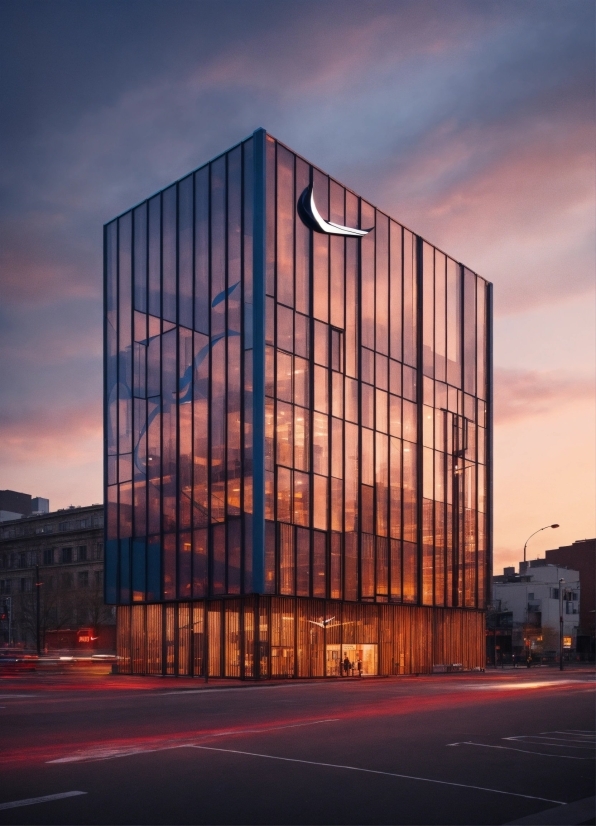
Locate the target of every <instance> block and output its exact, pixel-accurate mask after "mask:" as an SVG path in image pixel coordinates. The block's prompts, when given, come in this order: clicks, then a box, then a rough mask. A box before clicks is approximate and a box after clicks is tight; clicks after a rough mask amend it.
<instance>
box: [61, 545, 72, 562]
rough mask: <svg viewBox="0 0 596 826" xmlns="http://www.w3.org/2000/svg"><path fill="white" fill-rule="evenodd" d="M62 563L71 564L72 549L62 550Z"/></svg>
mask: <svg viewBox="0 0 596 826" xmlns="http://www.w3.org/2000/svg"><path fill="white" fill-rule="evenodd" d="M62 562H63V563H68V562H72V548H62Z"/></svg>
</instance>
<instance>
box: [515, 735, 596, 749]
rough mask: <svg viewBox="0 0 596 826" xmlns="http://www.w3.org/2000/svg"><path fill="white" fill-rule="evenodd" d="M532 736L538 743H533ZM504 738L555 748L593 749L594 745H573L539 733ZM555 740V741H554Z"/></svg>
mask: <svg viewBox="0 0 596 826" xmlns="http://www.w3.org/2000/svg"><path fill="white" fill-rule="evenodd" d="M532 738H533V739H534V740H538V742H537V743H532ZM502 739H503V740H514V741H515V742H520V741H521V742H527V743H532V745H536V746H551V747H552V748H553V749H588V750H589V751H593V750H594V749H593V746H591V745H589V744H586V745H585V746H579V745H578V746H572V745H570V744H569V743H561V742H560V741H558V740H557V741H555V740H556V738H553V737H541V736H540V735H539V734H519V735H516V736H515V737H503V738H502ZM553 741H555V742H553Z"/></svg>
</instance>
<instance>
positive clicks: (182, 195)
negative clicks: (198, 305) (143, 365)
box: [178, 175, 193, 329]
mask: <svg viewBox="0 0 596 826" xmlns="http://www.w3.org/2000/svg"><path fill="white" fill-rule="evenodd" d="M192 267H193V176H192V175H189V176H188V177H187V178H184V180H183V181H180V183H179V184H178V321H179V323H180V324H182V326H183V327H189V328H190V329H192V316H193V306H192V304H193V292H192Z"/></svg>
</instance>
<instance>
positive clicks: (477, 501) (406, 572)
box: [105, 130, 491, 677]
mask: <svg viewBox="0 0 596 826" xmlns="http://www.w3.org/2000/svg"><path fill="white" fill-rule="evenodd" d="M308 187H312V193H313V197H314V198H315V199H316V207H317V209H318V212H319V213H320V216H321V217H322V219H323V221H329V222H333V224H335V225H342V226H348V227H354V228H366V229H368V228H371V231H370V232H368V233H367V234H366V235H364V236H363V237H349V236H347V237H346V236H341V235H335V234H327V233H326V232H316V231H313V229H311V228H309V227H308V226H307V225H306V223H304V222H303V220H302V219H301V217H300V214H299V212H298V211H297V203H298V200H299V199H300V196H301V194H302V193H303V192H304V191H305V189H307V188H308ZM105 283H106V322H105V349H106V355H105V365H106V370H105V383H106V386H105V399H106V405H105V407H106V409H105V419H106V429H105V432H106V457H105V458H106V551H105V556H106V565H105V572H106V573H105V576H106V601H107V602H109V603H111V604H116V605H118V606H120V607H119V616H120V617H121V623H120V628H121V634H120V636H121V642H120V645H121V656H122V658H123V659H122V663H128V665H127V666H126V668H129V669H132V670H133V671H134V672H135V673H136V672H143V673H144V672H151V669H152V668H153V666H151V667H150V666H149V663H150V661H151V662H153V663H158V662H159V666H155V667H156V668H158V670H159V669H162V671H163V672H164V673H174V671H175V673H203V671H204V668H205V663H207V662H208V663H209V669H210V671H211V669H212V668H213V669H214V670H213V671H212V672H211V673H213V674H220V675H222V676H224V675H225V676H236V677H245V676H278V675H281V674H282V673H287V674H288V675H291V676H309V675H311V674H312V675H314V674H316V675H319V676H320V675H322V674H329V675H331V674H332V672H333V668H334V667H335V666H332V665H331V662H332V661H335V660H337V659H338V657H343V656H344V654H345V651H348V649H345V651H344V648H343V647H342V646H347V645H350V646H360V648H358V647H357V648H354V649H351V648H350V649H349V650H350V651H352V654H353V656H354V657H357V658H359V659H362V658H364V659H366V662H367V669H368V670H369V671H370V672H371V673H372V672H373V671H374V673H407V672H408V670H409V666H408V665H407V662H409V663H410V664H412V670H417V671H421V670H422V671H424V670H428V669H427V668H426V666H425V667H422V666H423V665H424V663H425V662H426V661H425V659H424V658H425V657H431V659H432V657H433V656H439V655H438V654H434V653H433V654H432V656H431V652H434V651H435V650H438V649H437V645H439V643H438V642H437V640H439V639H441V640H443V642H442V643H441V645H442V646H443V648H444V649H445V652H447V650H449V651H452V652H453V656H455V652H456V651H457V650H459V649H458V646H460V648H461V646H463V648H462V649H461V650H462V651H464V649H465V651H466V652H476V653H474V654H473V655H472V654H471V653H469V654H468V653H467V654H465V657H464V654H463V653H462V660H457V661H458V662H459V661H463V659H466V662H467V664H468V666H469V667H472V666H474V665H482V664H483V663H482V644H481V643H482V630H481V628H482V629H483V623H484V614H483V613H482V612H483V609H484V608H485V606H486V595H487V589H488V586H489V583H488V571H489V566H490V552H491V548H490V536H491V511H490V501H491V496H490V479H491V363H490V362H491V351H490V342H491V327H490V325H491V286H490V285H489V284H487V282H486V281H484V280H483V279H482V278H480V277H479V276H477V275H476V274H474V273H473V272H471V271H470V270H468V269H467V268H465V267H463V266H462V265H461V264H459V263H457V262H456V261H454V260H453V259H451V258H449V257H448V256H447V255H445V254H444V253H443V252H441V251H440V250H438V249H436V248H435V247H433V246H432V245H430V244H428V243H427V242H426V241H424V240H423V239H422V238H420V237H418V236H416V235H414V234H413V233H412V232H410V231H409V230H407V229H406V228H404V227H402V226H401V225H400V224H398V223H396V222H395V221H393V220H392V219H391V218H389V217H388V216H386V215H385V214H383V213H382V212H380V211H379V210H377V209H375V208H374V207H373V206H372V205H370V204H369V203H367V202H366V201H365V200H363V199H362V198H359V197H358V196H357V195H355V194H354V193H353V192H351V191H350V190H348V189H346V188H345V187H343V186H341V185H340V184H339V183H337V182H336V181H334V180H333V179H332V178H330V177H329V176H327V175H325V174H324V173H322V172H321V171H320V170H319V169H317V168H316V167H314V166H312V165H310V164H309V163H307V162H306V161H305V160H303V159H302V158H300V157H299V156H298V155H296V154H294V153H293V152H291V151H290V150H289V149H287V148H286V147H285V146H283V145H282V144H281V143H279V142H277V141H276V140H274V139H273V138H272V137H270V136H269V135H267V134H266V133H265V132H263V130H258V131H257V132H256V133H255V134H254V135H253V136H252V137H251V138H249V139H248V140H246V141H244V142H243V143H241V144H239V145H238V146H236V147H234V148H233V149H231V150H230V151H229V152H226V153H225V154H224V155H221V156H220V157H218V158H216V159H215V160H214V161H212V162H211V163H209V164H207V165H206V166H204V167H201V168H200V169H199V170H198V171H196V172H194V173H193V174H192V175H189V176H188V177H186V178H184V179H183V180H181V181H179V182H178V183H176V184H174V185H172V186H171V187H168V188H167V189H165V190H163V191H162V192H160V193H158V194H157V195H155V196H154V197H152V198H150V199H149V200H147V201H146V202H144V203H142V204H140V205H139V206H137V207H136V208H135V209H133V210H131V211H130V212H127V213H125V214H124V215H122V216H120V217H119V218H118V219H116V220H114V221H112V222H111V223H109V224H108V225H107V226H106V228H105ZM135 603H140V604H139V605H138V606H137V605H135ZM367 603H368V605H367ZM379 603H386V604H387V606H386V607H385V608H382V607H381V605H379ZM350 612H353V613H354V612H355V613H354V617H353V618H352V617H351V614H350ZM311 615H312V616H311ZM338 616H341V617H342V619H341V620H337V621H336V622H335V624H334V623H332V622H331V620H330V619H329V618H332V617H336V618H337V617H338ZM345 617H348V619H345ZM416 618H418V619H416ZM328 621H329V625H327V622H328ZM416 622H419V632H420V634H419V639H420V640H421V641H424V640H426V642H424V651H425V652H426V653H424V656H422V659H420V660H416V662H415V667H414V664H413V663H414V660H412V658H411V657H410V659H408V657H409V656H410V655H408V656H406V654H405V649H404V645H405V643H404V640H405V639H406V637H407V634H408V633H410V632H407V631H406V626H407V627H408V628H410V629H411V633H412V634H413V636H414V637H415V636H416V627H417V626H416ZM180 623H182V624H183V625H180ZM305 623H306V624H305ZM384 623H385V625H384ZM400 623H401V625H400ZM408 623H409V625H408ZM348 625H354V628H360V627H361V628H362V633H360V634H359V637H358V639H356V637H354V640H352V639H351V638H350V639H348V638H347V637H345V638H344V636H345V634H347V633H348V632H347V630H346V629H347V627H348ZM368 626H370V627H369V630H365V629H366V628H367V627H368ZM338 627H339V628H340V629H344V630H343V631H337V630H336V629H337V628H338ZM182 628H185V629H188V634H191V637H192V639H191V638H190V637H189V638H188V639H187V637H188V634H186V635H185V634H184V633H182V631H181V630H176V629H182ZM193 629H194V630H193ZM332 629H335V630H332ZM338 635H339V636H338ZM450 635H455V636H454V638H453V639H451V638H450ZM457 635H459V637H458V639H456V638H455V637H457ZM462 635H463V636H464V637H465V640H462V639H460V637H461V636H462ZM348 636H349V634H348ZM356 636H358V635H356ZM476 636H478V637H479V640H480V642H479V643H478V645H476V642H475V638H476ZM336 637H337V639H335V638H336ZM315 638H316V640H318V642H317V641H316V640H315ZM373 638H374V639H373ZM207 639H211V645H210V651H211V653H209V652H207V651H206V650H203V649H206V648H207V643H206V640H207ZM215 639H217V644H216V643H215V642H214V640H215ZM429 639H430V640H431V641H432V643H431V644H429ZM151 640H153V642H151ZM184 640H186V642H184ZM234 640H235V641H236V642H234ZM152 645H154V647H155V652H160V653H159V656H158V654H157V653H155V652H154V653H153V654H151V653H150V649H151V646H152ZM383 645H385V646H389V648H388V649H387V651H385V653H382V651H381V650H380V648H379V647H381V648H382V646H383ZM160 646H161V647H160ZM184 646H186V647H184ZM189 646H190V647H189ZM338 646H339V648H338ZM362 646H372V648H362ZM408 646H409V647H408ZM408 646H407V648H408V650H410V649H411V645H410V643H408ZM439 648H440V646H439ZM141 649H142V651H143V652H144V653H143V654H142V655H141V654H138V655H137V654H135V652H137V651H140V650H141ZM162 649H163V650H162ZM170 649H171V651H170ZM373 649H374V651H373ZM389 649H390V651H389ZM402 649H403V650H402ZM476 649H478V651H476ZM216 650H217V654H214V653H213V652H214V651H216ZM441 650H442V649H441ZM168 651H170V653H167V652H168ZM307 651H308V652H310V653H308V656H306V654H305V652H307ZM193 652H194V653H193ZM197 652H200V653H197ZM247 652H248V653H247ZM279 652H285V653H279ZM212 655H213V656H212ZM402 655H403V657H402ZM135 656H138V657H141V660H142V665H139V664H138V663H137V665H136V666H135V662H137V661H136V660H135ZM348 656H350V655H348ZM445 656H447V654H446V653H445ZM305 657H306V659H305ZM214 658H215V659H214ZM247 658H248V659H247ZM478 658H479V659H478ZM212 659H213V662H212ZM402 659H403V662H404V663H406V664H405V665H403V668H404V669H405V671H402V672H400V671H399V669H400V668H401V667H402V666H401V665H400V663H401V662H402ZM476 659H478V661H476ZM216 660H217V662H216ZM282 661H283V662H282ZM455 661H456V660H452V662H455ZM139 662H140V661H139ZM180 663H183V665H182V666H181V665H180ZM192 663H194V665H192ZM217 663H219V665H218V664H217ZM234 663H235V664H234ZM255 663H257V664H256V665H255ZM396 663H397V666H396V665H395V664H396ZM433 664H437V663H436V662H435V663H430V667H432V665H433ZM336 665H337V663H336ZM137 666H138V667H137ZM191 666H192V667H191ZM123 667H124V666H123ZM170 668H171V669H173V670H174V671H171V672H170V671H169V670H168V669H170ZM181 668H182V669H187V670H182V671H181V670H180V669H181ZM396 668H397V671H396ZM188 669H190V671H189V670H188ZM336 671H337V668H336ZM160 673H161V672H160Z"/></svg>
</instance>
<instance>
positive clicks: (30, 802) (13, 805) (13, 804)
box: [0, 792, 87, 810]
mask: <svg viewBox="0 0 596 826" xmlns="http://www.w3.org/2000/svg"><path fill="white" fill-rule="evenodd" d="M80 794H87V792H61V793H60V794H46V795H44V796H43V797H28V798H27V799H26V800H11V801H10V802H9V803H0V810H1V809H18V808H19V807H20V806H34V805H35V804H36V803H51V802H52V800H63V799H64V798H65V797H78V796H79V795H80Z"/></svg>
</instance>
